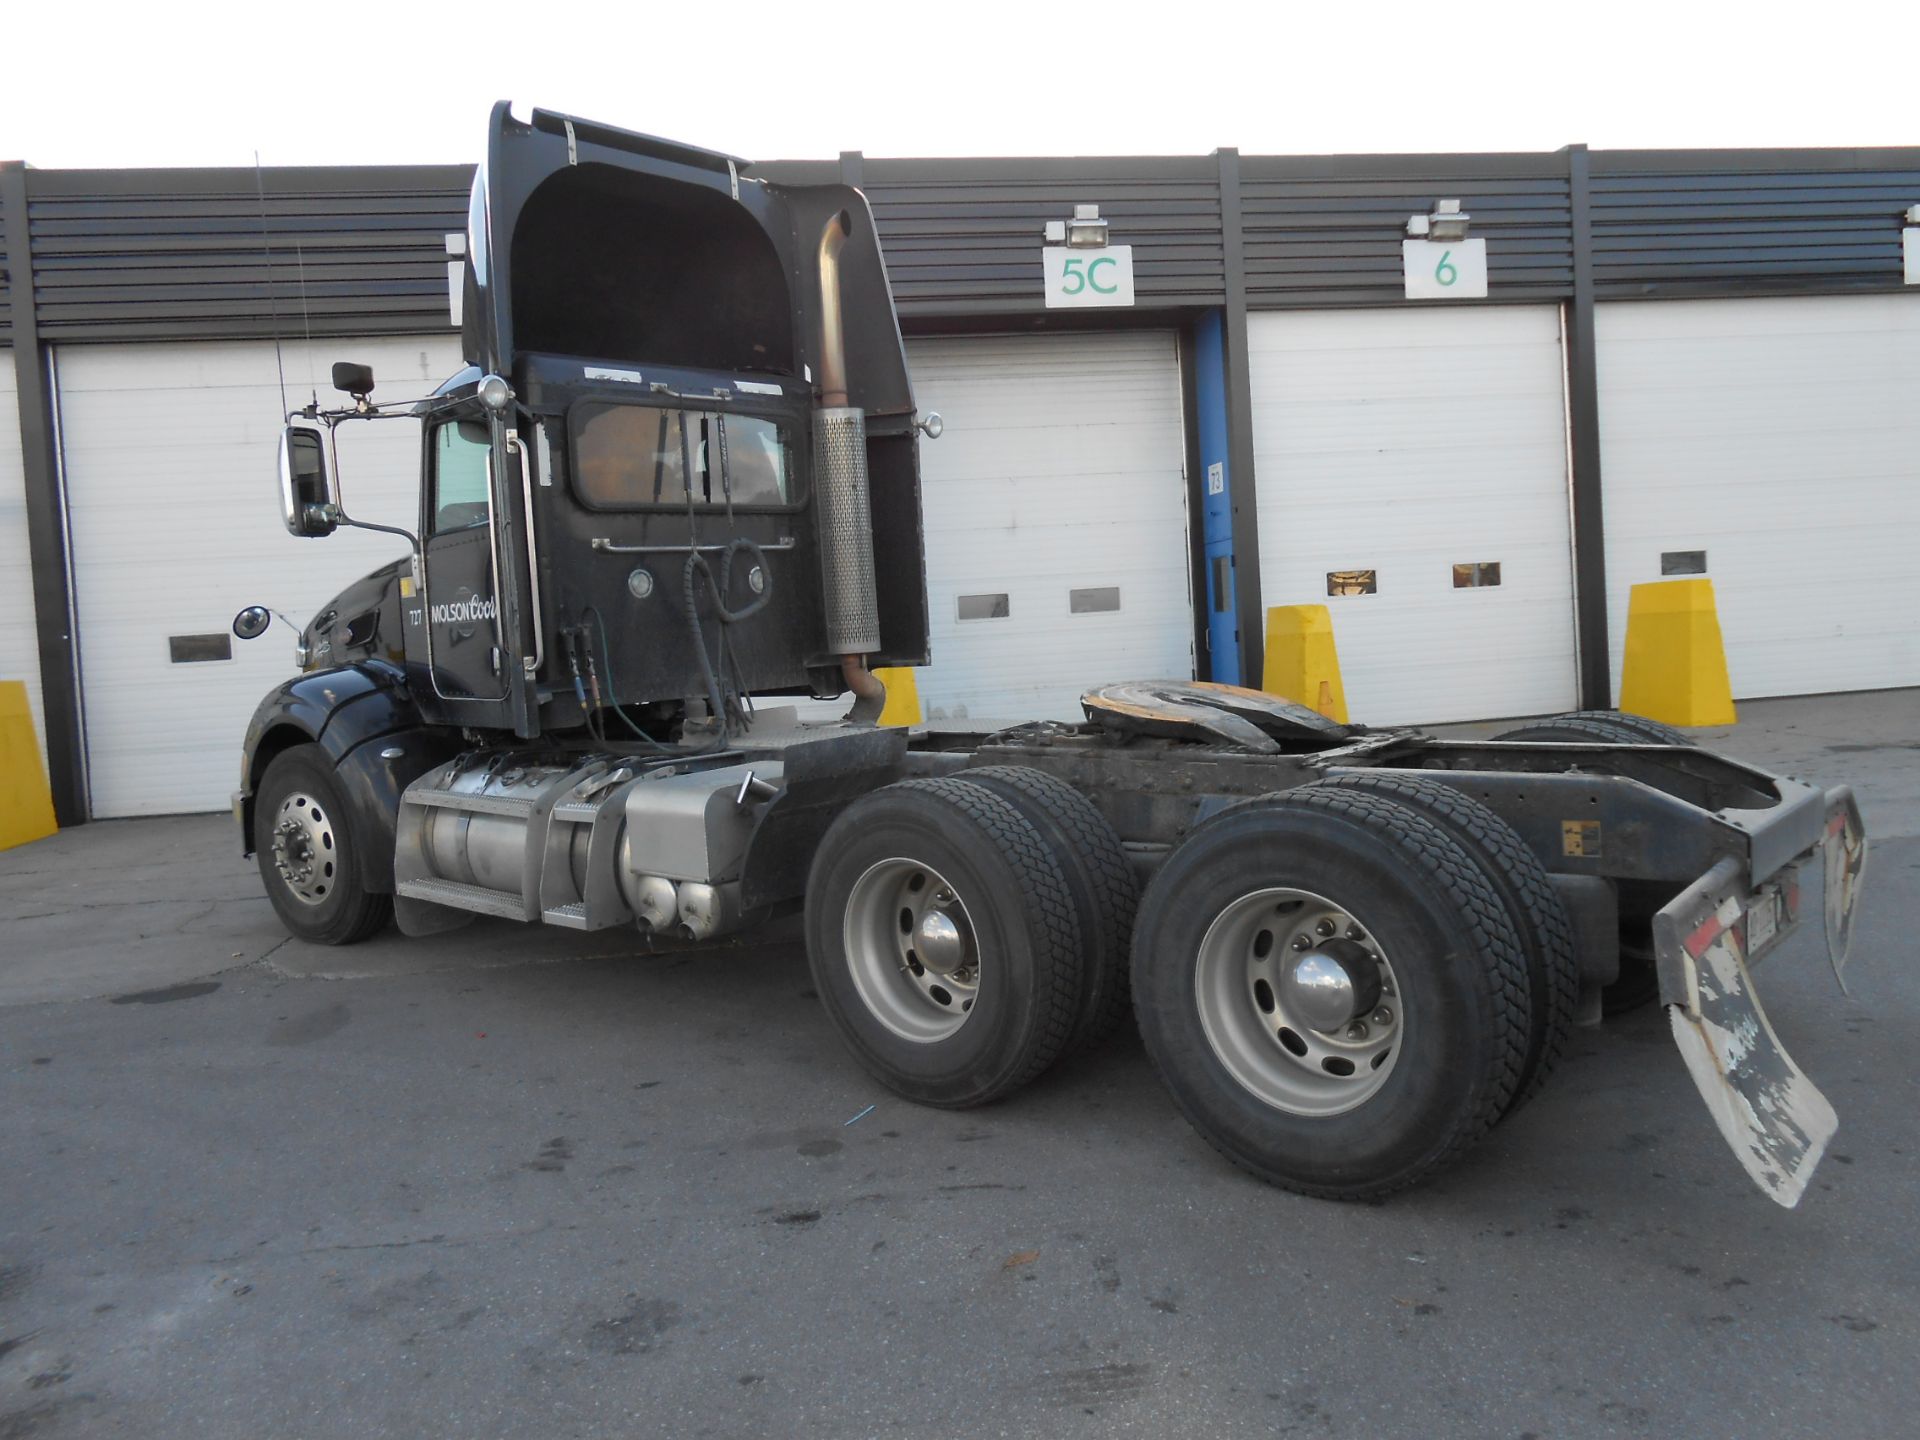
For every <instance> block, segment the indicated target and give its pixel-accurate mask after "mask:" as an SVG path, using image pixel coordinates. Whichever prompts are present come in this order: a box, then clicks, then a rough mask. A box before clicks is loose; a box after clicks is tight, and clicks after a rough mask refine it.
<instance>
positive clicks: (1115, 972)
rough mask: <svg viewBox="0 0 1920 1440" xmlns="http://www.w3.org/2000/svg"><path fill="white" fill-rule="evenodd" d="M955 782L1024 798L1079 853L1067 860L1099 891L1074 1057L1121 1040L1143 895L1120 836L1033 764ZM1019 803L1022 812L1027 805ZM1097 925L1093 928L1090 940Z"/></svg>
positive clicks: (1085, 940)
mask: <svg viewBox="0 0 1920 1440" xmlns="http://www.w3.org/2000/svg"><path fill="white" fill-rule="evenodd" d="M953 778H954V779H957V780H960V781H962V782H964V783H968V784H975V785H983V786H985V787H986V788H988V789H990V790H998V791H1001V792H1005V791H1013V792H1016V794H1017V796H1019V797H1024V798H1025V800H1026V801H1027V802H1029V803H1031V804H1032V805H1034V806H1035V807H1037V808H1039V809H1040V810H1042V811H1043V812H1044V813H1045V815H1046V817H1047V818H1048V819H1049V820H1051V821H1052V822H1053V824H1054V825H1055V826H1056V827H1057V828H1058V829H1059V830H1060V831H1061V832H1062V833H1063V834H1064V835H1065V837H1066V838H1067V841H1068V843H1069V844H1071V846H1072V847H1073V854H1072V855H1069V856H1066V857H1062V858H1063V859H1064V861H1065V862H1066V864H1067V865H1071V866H1075V867H1077V868H1078V870H1079V872H1080V875H1081V877H1082V878H1083V879H1084V880H1085V882H1086V884H1087V886H1088V888H1089V889H1090V890H1091V892H1092V893H1091V896H1090V900H1091V905H1090V907H1089V908H1090V909H1091V911H1092V914H1091V915H1090V916H1089V915H1085V914H1083V915H1082V916H1081V917H1080V919H1081V936H1080V940H1081V944H1082V947H1083V955H1084V957H1085V961H1084V969H1085V972H1086V973H1085V977H1084V983H1085V987H1086V989H1085V995H1084V997H1083V1000H1082V1008H1081V1011H1080V1015H1079V1019H1078V1021H1077V1022H1076V1024H1075V1027H1074V1033H1073V1037H1072V1038H1071V1039H1070V1040H1069V1041H1068V1042H1067V1053H1068V1054H1080V1053H1082V1052H1084V1051H1086V1050H1089V1049H1091V1048H1092V1047H1093V1046H1095V1045H1097V1044H1099V1043H1100V1041H1102V1040H1104V1039H1106V1038H1107V1037H1108V1036H1109V1035H1111V1034H1113V1032H1114V1031H1115V1030H1116V1029H1117V1028H1118V1027H1119V1024H1120V1022H1121V1020H1122V1019H1123V1018H1124V1017H1125V1016H1126V1014H1127V1011H1128V1010H1129V1009H1130V1008H1131V1005H1132V999H1131V995H1130V989H1131V986H1130V971H1129V965H1128V960H1129V954H1130V951H1131V948H1132V945H1133V920H1134V914H1135V912H1136V911H1137V910H1138V908H1139V904H1140V891H1139V886H1138V885H1137V884H1135V882H1134V878H1133V867H1132V866H1131V865H1129V864H1128V863H1127V852H1126V850H1125V849H1124V848H1123V847H1122V846H1121V843H1120V837H1119V835H1118V834H1116V833H1115V831H1114V828H1113V826H1112V825H1111V824H1110V823H1108V821H1107V817H1106V816H1104V815H1102V814H1101V813H1100V812H1099V810H1098V809H1096V808H1095V807H1094V804H1093V802H1092V801H1091V800H1089V799H1087V797H1086V796H1085V795H1082V794H1081V793H1080V792H1079V791H1078V790H1076V789H1074V788H1073V786H1071V785H1069V784H1067V782H1066V781H1064V780H1061V779H1059V778H1057V777H1056V776H1053V775H1049V774H1047V773H1046V771H1044V770H1036V769H1034V768H1032V767H1031V766H1027V765H986V766H981V767H979V768H978V769H973V770H963V771H961V772H959V773H958V774H957V775H955V776H954V777H953ZM1008 798H1013V797H1008ZM1014 803H1015V805H1016V807H1018V805H1019V800H1018V799H1015V802H1014ZM1070 878H1071V877H1070ZM1089 919H1091V920H1092V922H1093V925H1092V933H1090V934H1089V933H1088V927H1087V923H1086V922H1087V921H1088V920H1089Z"/></svg>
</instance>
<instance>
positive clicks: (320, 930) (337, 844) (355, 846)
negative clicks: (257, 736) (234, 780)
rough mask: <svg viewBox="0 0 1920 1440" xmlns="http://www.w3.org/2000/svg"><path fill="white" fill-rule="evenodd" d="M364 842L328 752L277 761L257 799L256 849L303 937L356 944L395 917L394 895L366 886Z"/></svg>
mask: <svg viewBox="0 0 1920 1440" xmlns="http://www.w3.org/2000/svg"><path fill="white" fill-rule="evenodd" d="M360 843H361V841H360V837H359V836H357V835H356V834H355V833H354V828H353V814H352V811H351V810H350V809H349V808H348V805H347V801H346V796H345V794H344V793H343V792H342V791H341V788H340V782H339V781H338V780H336V779H335V778H334V773H333V762H332V761H331V760H330V759H329V758H328V757H327V753H326V751H324V750H322V749H321V748H320V747H319V746H318V745H296V746H294V747H293V748H292V749H291V750H286V751H283V752H282V753H280V754H279V755H276V756H275V757H274V758H273V761H272V763H271V764H269V765H268V766H267V773H266V774H265V775H264V776H262V777H261V780H260V790H259V793H258V794H256V795H255V796H254V802H253V848H254V855H255V859H256V860H258V862H259V865H260V879H261V881H262V883H264V884H265V885H266V887H267V899H268V900H270V901H271V902H272V903H273V908H274V910H275V911H276V912H277V913H278V914H279V916H280V921H281V923H282V924H283V925H285V926H286V927H287V930H288V932H289V933H290V934H292V935H293V936H294V937H295V938H296V939H299V940H307V941H311V942H312V943H313V944H315V945H355V944H358V943H359V942H360V941H362V940H365V939H368V938H369V937H370V936H372V935H375V934H377V933H378V932H379V931H380V930H382V929H384V928H385V926H386V924H387V922H388V921H389V920H391V919H392V918H393V897H392V896H390V895H375V894H372V893H371V892H369V891H368V890H367V888H366V886H365V885H363V884H362V883H361V882H360V869H359V862H360V854H359V845H360Z"/></svg>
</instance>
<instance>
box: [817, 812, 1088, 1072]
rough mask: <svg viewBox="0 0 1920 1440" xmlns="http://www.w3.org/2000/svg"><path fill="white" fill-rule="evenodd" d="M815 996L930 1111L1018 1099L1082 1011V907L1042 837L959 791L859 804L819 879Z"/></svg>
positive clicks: (877, 1065)
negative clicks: (1017, 1092)
mask: <svg viewBox="0 0 1920 1440" xmlns="http://www.w3.org/2000/svg"><path fill="white" fill-rule="evenodd" d="M806 933H807V959H808V962H809V964H810V965H811V967H812V971H813V979H814V988H815V990H816V991H818V993H819V995H820V1000H821V1003H822V1005H823V1006H824V1007H825V1008H826V1011H827V1014H828V1015H829V1017H831V1019H832V1020H833V1023H834V1025H835V1027H836V1028H838V1030H839V1031H840V1034H841V1036H842V1038H843V1039H845V1041H846V1042H847V1045H848V1047H849V1048H850V1049H851V1050H852V1051H853V1054H854V1058H855V1059H857V1060H858V1061H859V1062H860V1064H861V1065H862V1066H864V1067H865V1069H866V1070H867V1072H868V1073H869V1074H871V1075H872V1076H873V1077H874V1078H875V1079H876V1080H878V1081H879V1082H880V1083H881V1084H883V1085H885V1086H886V1087H887V1088H888V1089H890V1090H892V1091H894V1092H895V1093H896V1094H899V1095H904V1096H905V1097H906V1098H908V1099H909V1100H915V1101H918V1102H919V1103H921V1104H923V1105H937V1106H942V1107H945V1108H951V1109H959V1108H963V1107H966V1106H972V1105H984V1104H986V1103H987V1102H989V1101H992V1100H998V1099H1000V1098H1002V1097H1003V1096H1006V1095H1010V1094H1012V1093H1013V1092H1014V1091H1015V1090H1017V1089H1019V1088H1020V1087H1021V1086H1023V1085H1025V1084H1026V1083H1027V1082H1028V1081H1030V1080H1032V1079H1034V1078H1035V1077H1036V1076H1038V1075H1039V1074H1040V1073H1041V1072H1042V1071H1043V1070H1045V1069H1046V1068H1047V1067H1048V1066H1049V1065H1051V1064H1052V1063H1053V1062H1054V1061H1055V1060H1056V1059H1057V1058H1059V1056H1060V1053H1061V1051H1062V1050H1063V1049H1064V1048H1065V1047H1066V1045H1067V1042H1068V1040H1069V1038H1070V1037H1071V1035H1072V1033H1073V1030H1074V1025H1075V1022H1076V1019H1077V1018H1078V1016H1079V1013H1080V1010H1081V996H1082V984H1083V979H1082V972H1081V944H1080V931H1079V925H1078V922H1077V919H1076V915H1075V906H1074V901H1073V894H1072V892H1071V890H1070V889H1069V888H1068V885H1067V881H1066V878H1065V876H1064V875H1063V874H1062V873H1061V870H1060V866H1059V865H1058V863H1057V862H1056V861H1055V860H1054V857H1053V855H1052V853H1051V851H1050V849H1049V847H1048V845H1047V843H1046V841H1045V839H1044V838H1043V837H1042V836H1041V834H1040V832H1039V831H1038V830H1037V829H1036V828H1035V827H1034V826H1033V824H1032V823H1031V822H1030V821H1028V820H1027V818H1026V817H1025V816H1023V815H1022V814H1021V813H1020V811H1019V810H1017V809H1015V808H1014V806H1013V805H1012V804H1010V803H1009V802H1008V801H1007V800H1006V799H1004V798H1003V797H1002V796H1000V795H998V794H995V793H994V792H993V791H991V790H989V789H987V788H986V787H984V786H980V785H971V784H967V783H965V782H963V781H960V780H955V779H939V780H908V781H903V782H901V783H899V784H895V785H889V786H886V787H885V788H883V789H880V790H876V791H873V792H872V793H871V794H868V795H865V796H862V797H861V798H860V799H859V800H856V801H855V802H854V803H853V804H851V805H849V806H848V807H847V808H846V809H845V810H843V811H842V812H841V813H840V815H839V817H838V818H837V819H835V821H834V822H833V824H832V825H831V826H830V827H829V828H828V830H827V833H826V835H825V836H824V837H822V839H821V841H820V848H819V850H818V852H817V853H816V854H815V856H814V862H813V870H812V873H811V874H810V875H809V876H808V879H807V905H806Z"/></svg>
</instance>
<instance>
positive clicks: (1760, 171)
mask: <svg viewBox="0 0 1920 1440" xmlns="http://www.w3.org/2000/svg"><path fill="white" fill-rule="evenodd" d="M1592 168H1593V179H1592V187H1593V264H1594V281H1595V285H1596V287H1597V292H1598V294H1599V296H1600V297H1601V298H1603V299H1629V298H1635V297H1646V298H1652V297H1667V296H1698V297H1705V296H1711V295H1758V294H1805V293H1823V292H1824V293H1832V292H1835V291H1858V290H1897V289H1899V288H1900V286H1901V282H1902V271H1901V259H1900V231H1901V227H1902V219H1901V217H1902V215H1903V214H1904V213H1905V211H1906V209H1907V207H1908V206H1909V205H1913V204H1917V203H1920V149H1897V150H1896V149H1887V150H1866V151H1849V150H1800V151H1771V152H1766V151H1761V152H1741V151H1733V152H1722V153H1718V154H1700V153H1692V154H1690V153H1688V152H1684V151H1595V152H1593V156H1592Z"/></svg>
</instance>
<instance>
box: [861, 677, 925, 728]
mask: <svg viewBox="0 0 1920 1440" xmlns="http://www.w3.org/2000/svg"><path fill="white" fill-rule="evenodd" d="M873 673H874V674H875V675H877V676H879V677H880V683H881V684H882V685H884V686H886V687H887V704H886V708H885V709H884V710H882V711H881V712H880V723H881V724H882V725H918V724H919V723H920V722H921V721H922V720H924V719H925V718H926V717H925V716H923V715H922V714H921V713H920V687H919V686H918V685H916V684H915V683H914V679H913V670H912V668H911V667H909V666H905V665H897V666H896V665H882V666H881V667H880V668H879V669H878V670H875V671H874V672H873Z"/></svg>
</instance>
